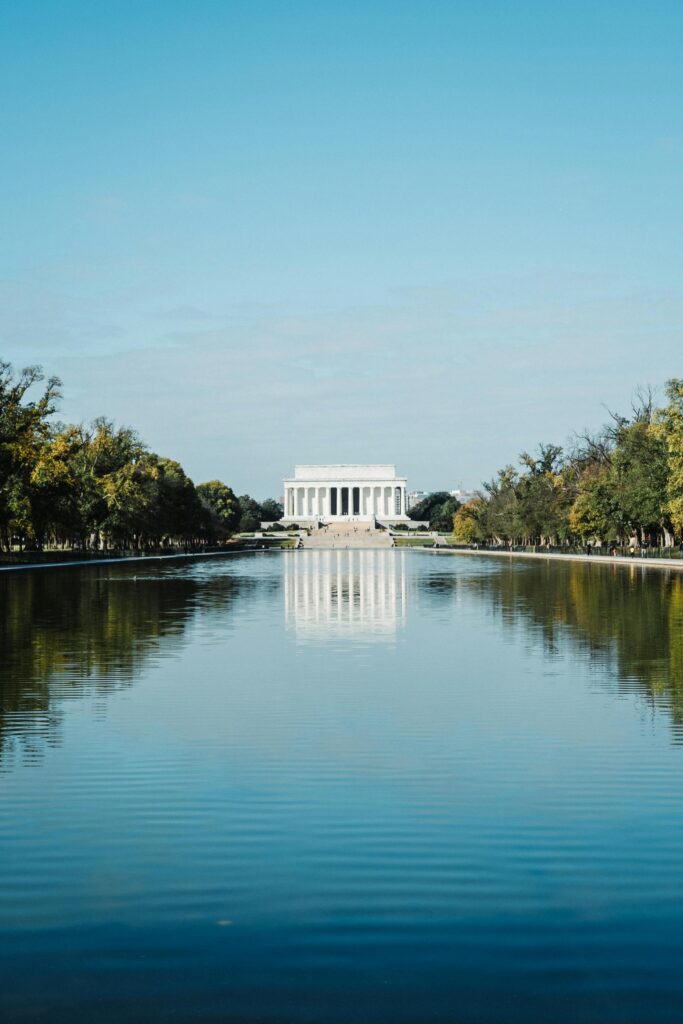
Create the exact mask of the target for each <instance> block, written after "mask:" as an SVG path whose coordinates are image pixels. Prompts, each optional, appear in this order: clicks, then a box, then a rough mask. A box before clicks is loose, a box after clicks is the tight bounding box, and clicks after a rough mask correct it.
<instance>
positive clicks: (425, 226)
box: [0, 0, 683, 498]
mask: <svg viewBox="0 0 683 1024" xmlns="http://www.w3.org/2000/svg"><path fill="white" fill-rule="evenodd" d="M681 38H683V4H681V3H680V2H678V0H676V2H671V3H666V2H658V0H650V2H639V3H633V2H628V0H622V2H611V0H602V2H600V0H597V2H596V0H592V2H582V0H573V2H572V3H568V4H560V3H550V4H549V3H547V2H538V3H537V2H531V0H526V2H525V0H519V2H517V3H514V4H513V3H510V2H509V0H504V2H495V0H483V2H474V0H470V2H462V3H459V2H453V0H449V2H444V3H442V2H439V0H413V2H404V0H392V2H383V0H374V2H373V0H364V2H360V0H343V2H342V0H340V2H336V0H330V2H325V0H317V2H311V3H308V2H298V0H287V2H280V0H249V2H245V3H242V2H238V0H235V2H230V0H222V2H210V0H187V2H175V0H164V3H163V4H160V3H158V2H154V3H153V2H149V0H136V2H134V3H129V2H126V0H115V2H113V3H104V2H94V0H89V2H82V3H81V2H79V3H76V2H69V0H60V3H58V4H57V3H54V2H51V0H44V2H42V3H36V2H32V0H22V3H18V4H9V3H6V4H3V5H1V7H0V96H1V97H2V100H1V101H0V139H1V140H2V141H1V146H2V158H1V159H0V357H2V358H5V359H8V360H10V361H11V362H12V363H14V364H15V365H16V366H23V365H26V364H28V363H31V364H32V363H40V364H42V365H43V367H44V368H45V370H46V372H48V373H56V374H58V375H59V376H60V377H61V378H62V380H63V384H64V398H63V401H62V405H61V410H60V417H61V418H62V419H64V420H68V421H73V422H81V421H88V420H90V419H92V418H94V417H95V416H98V415H106V416H108V417H110V418H111V419H113V420H114V421H116V422H117V423H122V424H127V425H131V426H134V427H135V428H137V429H138V430H139V432H140V434H141V435H142V437H143V438H144V439H145V441H146V442H147V443H148V444H149V445H150V447H151V448H152V449H153V450H155V451H157V452H159V453H160V454H162V455H166V456H169V457H172V458H176V459H178V460H179V461H180V462H181V463H182V464H183V466H184V467H185V469H186V470H187V472H188V473H189V474H190V476H192V478H193V479H194V480H195V482H200V481H203V480H206V479H214V478H219V479H222V480H224V481H225V482H226V483H229V484H230V485H231V486H232V487H234V488H235V489H236V490H237V491H238V492H239V493H245V492H249V493H251V494H253V495H255V496H256V497H259V498H264V497H266V496H269V495H275V496H277V495H279V494H281V491H282V485H281V481H282V478H283V476H286V475H290V474H291V472H292V470H293V467H294V464H295V463H315V462H390V463H396V465H397V469H398V471H399V473H401V474H406V475H407V477H408V485H409V488H411V489H412V488H419V489H426V490H432V489H451V488H455V487H464V488H471V487H476V486H478V485H479V484H480V483H481V481H482V480H485V479H488V478H490V477H491V476H492V475H493V474H494V473H495V472H496V470H497V469H498V468H499V467H501V466H503V465H505V464H507V463H510V462H515V461H516V460H517V458H518V456H519V453H520V452H522V451H524V450H531V449H533V448H534V447H535V446H536V445H537V444H538V443H539V442H553V443H558V444H566V443H570V441H571V435H572V434H573V433H574V432H575V431H581V430H583V429H586V428H588V429H592V428H596V427H598V426H599V425H600V423H602V422H603V421H604V419H605V418H606V416H607V412H606V409H617V410H626V411H627V410H628V408H629V405H630V400H631V396H632V394H633V392H634V390H635V388H636V387H638V386H642V385H652V386H653V387H654V388H660V389H661V387H662V386H663V384H664V382H665V381H666V380H667V379H668V378H669V377H672V376H683V330H682V327H683V275H682V274H681V268H682V267H683V230H682V228H683V224H682V213H683V187H682V183H683V61H682V60H681V53H680V40H681Z"/></svg>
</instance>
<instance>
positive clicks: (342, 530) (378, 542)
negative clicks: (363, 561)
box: [301, 522, 394, 550]
mask: <svg viewBox="0 0 683 1024" xmlns="http://www.w3.org/2000/svg"><path fill="white" fill-rule="evenodd" d="M301 546H302V547H303V548H316V549H318V550H320V549H322V548H327V549H331V548H337V549H350V548H354V549H355V548H392V547H393V546H394V539H393V537H392V536H391V534H390V533H389V532H388V530H377V529H375V527H374V525H373V524H372V523H363V522H357V523H353V522H351V523H333V524H329V525H326V526H321V527H320V528H319V529H317V530H313V531H312V532H311V533H310V534H308V536H304V537H302V538H301Z"/></svg>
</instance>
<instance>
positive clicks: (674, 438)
mask: <svg viewBox="0 0 683 1024" xmlns="http://www.w3.org/2000/svg"><path fill="white" fill-rule="evenodd" d="M666 396H667V398H668V400H669V401H668V404H667V405H666V406H665V408H664V409H662V410H661V411H660V412H659V415H658V416H657V417H656V421H655V422H656V428H655V429H656V430H657V433H658V435H659V437H660V439H661V441H662V443H663V444H664V448H665V451H666V462H667V481H666V512H667V514H668V516H669V517H670V519H671V523H672V525H673V528H674V530H675V531H676V533H677V534H678V536H679V537H681V536H683V379H680V378H673V379H672V380H670V381H668V382H667V385H666Z"/></svg>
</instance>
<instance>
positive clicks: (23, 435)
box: [0, 361, 61, 547]
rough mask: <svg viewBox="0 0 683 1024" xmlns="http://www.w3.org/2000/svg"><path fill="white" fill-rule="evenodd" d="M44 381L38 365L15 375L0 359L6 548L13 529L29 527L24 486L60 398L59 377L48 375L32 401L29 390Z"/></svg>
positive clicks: (1, 504)
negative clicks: (39, 391) (40, 391)
mask: <svg viewBox="0 0 683 1024" xmlns="http://www.w3.org/2000/svg"><path fill="white" fill-rule="evenodd" d="M44 380H45V375H44V374H43V371H42V369H41V367H39V366H28V367H26V368H25V369H23V370H21V371H19V373H18V374H15V372H14V370H13V368H12V365H11V364H10V363H7V362H4V361H0V540H1V541H2V544H3V545H4V546H5V547H8V546H9V545H10V543H11V535H12V531H13V530H15V529H20V530H21V531H22V532H23V531H25V530H26V529H30V520H31V510H30V500H29V497H28V494H27V488H28V484H29V481H30V478H31V474H32V473H33V470H34V468H35V465H36V463H37V461H38V459H39V456H40V451H41V448H42V446H43V444H44V443H45V441H46V440H47V439H48V438H49V435H50V429H51V428H50V417H51V416H52V414H53V413H54V411H55V409H56V406H57V402H58V400H59V398H60V397H61V390H60V389H61V382H60V380H59V378H58V377H49V378H48V379H47V383H46V384H45V386H44V388H43V389H42V393H41V394H39V395H38V397H37V398H36V399H35V400H32V399H31V398H30V397H29V392H30V391H31V389H32V388H34V387H35V386H36V385H38V384H42V382H43V381H44Z"/></svg>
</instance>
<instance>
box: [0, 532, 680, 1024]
mask: <svg viewBox="0 0 683 1024" xmlns="http://www.w3.org/2000/svg"><path fill="white" fill-rule="evenodd" d="M0 602H1V604H0V651H1V656H2V663H1V665H0V672H1V674H2V702H1V703H2V710H1V712H0V879H1V881H0V1016H2V1019H3V1021H8V1022H14V1021H22V1022H23V1021H40V1022H43V1021H46V1022H50V1024H62V1022H67V1021H68V1022H69V1024H73V1022H75V1021H76V1022H80V1021H83V1022H88V1024H101V1022H114V1021H115V1022H117V1024H121V1022H123V1024H129V1022H140V1024H143V1022H144V1024H150V1022H152V1024H155V1022H157V1021H167V1020H168V1021H170V1020H173V1021H188V1022H189V1021H216V1022H219V1021H220V1022H240V1024H250V1022H265V1024H274V1022H278V1024H279V1022H293V1024H298V1022H311V1024H328V1022H330V1024H337V1022H338V1024H350V1022H359V1024H360V1022H362V1024H375V1022H383V1024H384V1022H386V1024H389V1022H391V1024H401V1022H414V1024H421V1022H427V1021H438V1022H444V1024H460V1022H462V1024H470V1022H482V1024H496V1022H515V1024H517V1022H519V1024H530V1022H539V1024H540V1022H543V1024H550V1022H560V1024H562V1022H569V1021H571V1022H594V1021H595V1022H598V1021H599V1022H600V1024H605V1022H615V1024H617V1022H618V1024H628V1022H634V1024H648V1022H654V1021H657V1022H659V1021H671V1022H674V1021H675V1022H676V1024H679V1022H680V1021H681V1020H682V1019H683V972H682V971H681V964H683V746H682V745H681V741H682V740H683V576H679V575H674V574H672V575H668V574H666V573H662V572H652V571H651V572H650V573H649V574H648V572H647V571H644V570H642V569H641V568H639V567H637V566H633V567H629V568H628V569H624V568H621V569H619V568H617V567H605V566H598V565H581V564H557V563H552V564H550V565H543V564H538V563H525V562H515V563H514V564H509V563H506V562H504V561H502V560H496V559H486V558H457V557H433V556H430V555H427V554H424V553H422V554H421V553H418V552H400V551H399V552H394V551H386V552H385V551H382V552H351V553H347V552H284V553H282V554H280V553H262V554H253V555H249V556H244V557H232V558H226V559H211V560H206V561H202V562H181V563H168V565H163V564H162V565H159V564H157V565H149V566H143V567H140V565H139V564H136V565H129V566H107V567H101V568H94V567H91V568H87V569H83V570H80V569H67V570H51V571H47V572H40V573H34V574H28V573H27V574H3V575H2V576H1V577H0Z"/></svg>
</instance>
